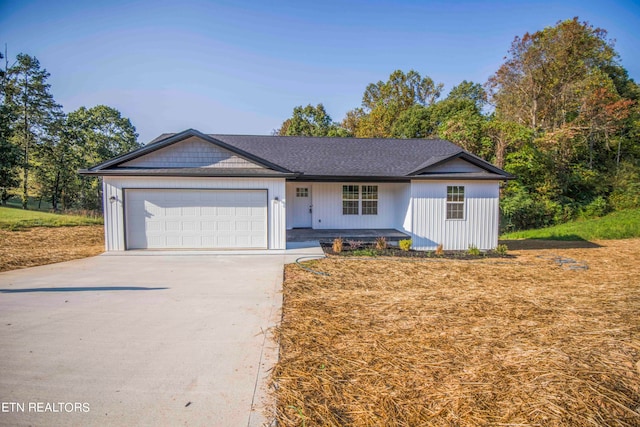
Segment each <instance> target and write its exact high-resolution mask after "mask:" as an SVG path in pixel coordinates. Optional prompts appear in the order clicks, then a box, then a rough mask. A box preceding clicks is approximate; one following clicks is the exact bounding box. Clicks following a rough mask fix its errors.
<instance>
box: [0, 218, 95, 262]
mask: <svg viewBox="0 0 640 427" xmlns="http://www.w3.org/2000/svg"><path fill="white" fill-rule="evenodd" d="M102 252H104V228H103V227H102V226H101V225H92V226H78V227H55V228H50V227H35V228H30V229H27V230H24V231H6V230H0V271H7V270H15V269H18V268H25V267H34V266H36V265H45V264H53V263H56V262H62V261H69V260H72V259H77V258H85V257H89V256H94V255H98V254H100V253H102Z"/></svg>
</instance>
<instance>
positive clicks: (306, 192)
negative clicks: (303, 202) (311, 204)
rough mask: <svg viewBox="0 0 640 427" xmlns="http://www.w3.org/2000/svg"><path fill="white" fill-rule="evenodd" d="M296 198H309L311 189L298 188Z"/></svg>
mask: <svg viewBox="0 0 640 427" xmlns="http://www.w3.org/2000/svg"><path fill="white" fill-rule="evenodd" d="M296 197H309V187H296Z"/></svg>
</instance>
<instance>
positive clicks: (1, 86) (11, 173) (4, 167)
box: [0, 53, 20, 205]
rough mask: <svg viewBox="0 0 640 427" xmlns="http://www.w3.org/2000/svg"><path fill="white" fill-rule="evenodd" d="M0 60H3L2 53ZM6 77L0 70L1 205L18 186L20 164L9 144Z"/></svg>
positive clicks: (15, 150) (18, 154)
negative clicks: (10, 191)
mask: <svg viewBox="0 0 640 427" xmlns="http://www.w3.org/2000/svg"><path fill="white" fill-rule="evenodd" d="M0 59H4V55H3V54H2V53H0ZM6 77H7V73H6V69H5V70H2V69H0V203H1V204H3V205H4V204H6V202H7V200H8V199H9V197H10V196H11V194H10V193H9V190H10V189H11V188H13V187H15V186H17V185H18V182H19V181H18V174H17V167H18V165H19V164H20V150H19V149H18V147H17V146H16V145H15V144H13V143H12V142H11V140H12V134H13V133H12V129H11V124H12V123H13V121H14V120H15V116H14V114H13V111H12V110H11V108H10V106H9V105H7V104H6V102H5V86H6Z"/></svg>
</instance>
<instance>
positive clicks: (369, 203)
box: [362, 185, 378, 215]
mask: <svg viewBox="0 0 640 427" xmlns="http://www.w3.org/2000/svg"><path fill="white" fill-rule="evenodd" d="M362 215H378V186H377V185H363V186H362Z"/></svg>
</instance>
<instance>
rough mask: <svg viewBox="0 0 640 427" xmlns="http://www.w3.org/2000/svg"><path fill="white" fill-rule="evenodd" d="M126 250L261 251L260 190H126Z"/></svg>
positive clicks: (263, 217)
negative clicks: (244, 249)
mask: <svg viewBox="0 0 640 427" xmlns="http://www.w3.org/2000/svg"><path fill="white" fill-rule="evenodd" d="M125 197H126V218H127V219H126V233H127V247H128V248H129V249H144V248H148V249H160V248H163V249H228V248H266V247H267V198H266V190H232V191H231V190H180V189H129V190H126V192H125Z"/></svg>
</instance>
